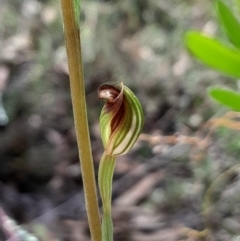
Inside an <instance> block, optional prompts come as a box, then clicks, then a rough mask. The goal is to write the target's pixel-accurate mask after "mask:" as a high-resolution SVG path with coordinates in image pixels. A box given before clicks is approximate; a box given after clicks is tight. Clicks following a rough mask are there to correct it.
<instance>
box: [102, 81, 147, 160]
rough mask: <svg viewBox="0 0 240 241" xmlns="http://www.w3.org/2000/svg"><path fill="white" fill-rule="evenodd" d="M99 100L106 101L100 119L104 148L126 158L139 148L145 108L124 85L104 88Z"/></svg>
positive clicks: (103, 86)
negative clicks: (127, 154)
mask: <svg viewBox="0 0 240 241" xmlns="http://www.w3.org/2000/svg"><path fill="white" fill-rule="evenodd" d="M98 97H99V99H103V100H105V101H106V103H105V106H104V107H103V109H102V112H101V116H100V128H101V137H102V141H103V145H104V148H105V151H106V153H107V154H109V155H112V156H118V155H123V154H126V153H127V152H128V151H129V150H130V149H131V148H132V147H133V145H134V144H135V142H136V140H137V138H138V136H139V135H140V133H141V130H142V127H143V110H142V106H141V104H140V102H139V100H138V99H137V97H136V96H135V95H134V93H133V92H132V91H131V90H130V89H129V88H128V87H127V86H125V85H123V83H113V84H112V83H111V84H110V83H109V84H103V85H101V86H100V87H99V90H98Z"/></svg>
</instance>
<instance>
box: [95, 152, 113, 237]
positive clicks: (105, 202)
mask: <svg viewBox="0 0 240 241" xmlns="http://www.w3.org/2000/svg"><path fill="white" fill-rule="evenodd" d="M115 164H116V157H114V156H110V155H107V154H106V152H104V153H103V155H102V158H101V161H100V165H99V170H98V185H99V190H100V195H101V198H102V206H103V218H102V241H113V222H112V217H111V213H112V212H111V203H112V179H113V173H114V168H115Z"/></svg>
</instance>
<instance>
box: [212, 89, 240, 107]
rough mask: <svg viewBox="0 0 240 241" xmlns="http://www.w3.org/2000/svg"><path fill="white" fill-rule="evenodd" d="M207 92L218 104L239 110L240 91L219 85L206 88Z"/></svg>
mask: <svg viewBox="0 0 240 241" xmlns="http://www.w3.org/2000/svg"><path fill="white" fill-rule="evenodd" d="M208 93H209V95H210V96H211V97H212V98H213V99H214V100H216V101H217V102H219V103H220V104H222V105H225V106H227V107H229V108H231V109H233V110H235V111H240V93H238V92H236V91H233V90H230V89H226V88H221V87H212V88H210V89H209V90H208Z"/></svg>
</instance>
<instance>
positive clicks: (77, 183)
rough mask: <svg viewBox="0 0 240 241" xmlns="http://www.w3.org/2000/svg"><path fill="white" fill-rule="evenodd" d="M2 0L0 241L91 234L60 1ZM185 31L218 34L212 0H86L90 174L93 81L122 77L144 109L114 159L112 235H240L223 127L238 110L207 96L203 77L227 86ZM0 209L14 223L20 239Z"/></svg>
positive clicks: (234, 163)
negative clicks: (191, 49) (195, 54)
mask: <svg viewBox="0 0 240 241" xmlns="http://www.w3.org/2000/svg"><path fill="white" fill-rule="evenodd" d="M226 2H227V3H232V1H226ZM0 3H1V8H0V227H1V232H0V240H3V241H5V240H15V241H20V240H30V238H29V239H26V235H27V234H26V233H25V231H28V232H29V233H32V234H33V235H34V236H35V239H34V237H31V238H32V239H31V240H32V241H36V240H41V241H50V240H51V241H52V240H55V241H88V240H90V238H89V230H88V224H87V220H86V213H85V204H84V196H83V190H82V179H81V170H80V167H79V160H78V151H77V145H76V136H75V130H74V124H73V116H72V106H71V99H70V90H69V78H68V66H67V62H66V52H65V45H64V37H63V28H62V15H61V6H60V0H59V1H55V0H21V1H20V0H8V1H6V0H0ZM232 7H234V5H232ZM236 11H237V9H236ZM238 13H239V12H238ZM191 29H197V30H200V31H204V32H206V33H208V34H210V35H217V36H219V37H222V39H223V41H226V39H225V38H224V37H223V32H222V30H221V29H220V28H219V23H218V20H217V17H216V13H215V5H214V1H209V0H191V1H190V0H185V1H183V0H168V1H165V0H131V1H129V0H121V1H120V0H82V9H81V38H82V50H83V61H84V71H85V80H86V95H87V105H88V116H89V125H90V131H91V140H92V149H93V156H94V161H95V168H96V173H97V168H98V164H99V160H100V157H101V155H102V152H103V147H102V143H101V139H100V133H99V122H98V118H99V113H100V111H101V108H102V106H103V103H102V102H101V101H99V100H98V98H97V89H98V87H99V85H101V84H102V83H104V82H107V81H123V82H124V83H125V84H126V85H127V86H128V87H130V88H131V89H132V90H133V91H134V92H135V94H136V95H137V96H138V97H139V99H140V101H141V103H142V105H143V108H144V112H145V118H146V119H145V126H144V129H143V134H142V135H141V136H140V138H139V141H138V142H137V144H136V145H135V147H134V148H133V150H132V151H131V152H130V153H129V154H128V155H125V156H122V157H119V158H118V160H117V165H116V170H115V175H114V184H113V220H114V227H115V228H114V236H115V239H114V240H115V241H163V240H164V241H175V240H176V241H177V240H179V241H180V240H182V241H195V240H196V241H197V240H213V241H214V240H216V241H230V240H232V241H237V240H238V241H239V240H240V196H239V192H240V175H239V166H238V163H239V159H238V157H239V150H240V137H239V132H238V131H236V128H234V127H235V126H233V125H231V122H230V124H229V122H228V124H225V127H224V126H222V124H221V123H223V121H222V120H223V119H224V118H225V117H226V119H227V120H231V118H235V117H236V116H235V115H234V113H227V111H228V110H227V109H224V108H221V107H220V106H219V105H218V104H215V103H214V102H213V101H212V100H210V98H209V97H208V96H207V88H208V87H209V86H211V85H214V84H215V85H217V84H222V85H225V86H229V87H234V86H235V83H234V82H233V81H229V80H230V78H228V77H225V76H223V75H220V74H218V73H217V72H215V71H213V70H210V69H208V68H207V67H205V66H203V65H201V64H199V63H198V62H197V61H195V60H194V59H193V58H191V56H189V54H188V53H187V51H186V49H185V46H184V34H185V33H186V32H187V31H188V30H191ZM231 84H232V86H231ZM226 113H227V114H226ZM225 114H226V115H225ZM224 115H225V117H222V116H224ZM224 120H225V119H224ZM221 121H222V122H221ZM229 168H230V169H229ZM219 175H220V176H219ZM4 212H5V214H6V215H8V217H9V218H11V219H12V220H14V221H15V223H16V225H21V226H17V227H15V231H16V230H18V231H19V230H20V231H21V232H22V233H21V235H22V236H21V237H20V236H19V237H18V239H17V240H16V239H9V237H8V235H7V231H6V230H8V229H9V227H10V229H11V225H13V223H11V222H10V224H9V222H8V224H6V218H7V217H6V216H5V214H4ZM7 225H8V226H7ZM9 225H10V226H9ZM24 230H25V231H24ZM15 233H16V232H15ZM19 235H20V234H19ZM24 235H25V236H24Z"/></svg>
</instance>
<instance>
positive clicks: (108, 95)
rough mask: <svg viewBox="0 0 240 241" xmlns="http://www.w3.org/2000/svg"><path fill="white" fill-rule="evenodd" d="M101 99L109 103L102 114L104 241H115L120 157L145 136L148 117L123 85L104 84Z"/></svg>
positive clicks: (101, 166)
mask: <svg viewBox="0 0 240 241" xmlns="http://www.w3.org/2000/svg"><path fill="white" fill-rule="evenodd" d="M98 97H99V99H103V100H105V101H106V102H105V105H104V107H103V109H102V112H101V115H100V129H101V137H102V142H103V146H104V149H105V151H104V153H103V155H102V158H101V161H100V165H99V174H98V184H99V190H100V194H101V198H102V204H103V218H102V241H112V240H113V224H112V218H111V199H112V198H111V196H112V178H113V172H114V168H115V162H116V156H119V155H123V154H126V153H127V152H128V151H129V150H130V149H131V148H132V147H133V145H134V144H135V142H136V140H137V138H138V136H139V135H140V133H141V130H142V127H143V119H144V118H143V110H142V106H141V104H140V102H139V100H138V99H137V97H136V96H135V95H134V93H133V92H132V91H131V90H130V89H129V88H128V87H127V86H125V85H123V83H107V84H103V85H101V86H100V87H99V89H98Z"/></svg>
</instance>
